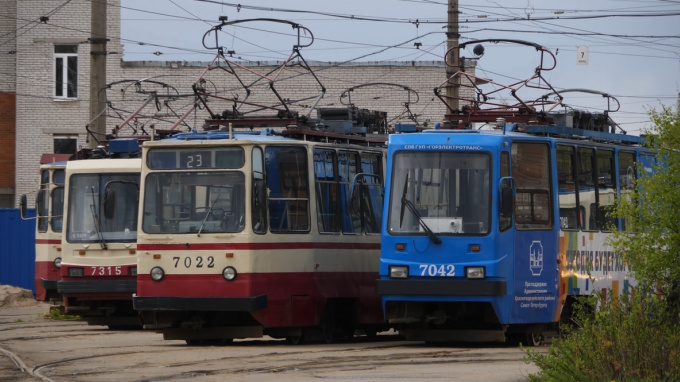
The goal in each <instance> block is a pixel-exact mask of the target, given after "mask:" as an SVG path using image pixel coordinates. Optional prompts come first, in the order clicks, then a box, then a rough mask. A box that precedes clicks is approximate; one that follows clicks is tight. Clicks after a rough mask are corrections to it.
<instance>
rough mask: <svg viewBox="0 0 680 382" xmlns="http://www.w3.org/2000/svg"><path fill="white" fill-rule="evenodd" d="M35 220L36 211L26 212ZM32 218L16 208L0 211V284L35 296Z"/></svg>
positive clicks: (33, 224)
mask: <svg viewBox="0 0 680 382" xmlns="http://www.w3.org/2000/svg"><path fill="white" fill-rule="evenodd" d="M28 216H29V217H34V216H35V210H34V209H29V210H28ZM34 276H35V219H31V220H23V219H21V216H20V215H19V209H18V208H0V284H3V285H13V286H17V287H21V288H24V289H30V290H32V291H33V294H34V295H35V283H34V282H33V278H34Z"/></svg>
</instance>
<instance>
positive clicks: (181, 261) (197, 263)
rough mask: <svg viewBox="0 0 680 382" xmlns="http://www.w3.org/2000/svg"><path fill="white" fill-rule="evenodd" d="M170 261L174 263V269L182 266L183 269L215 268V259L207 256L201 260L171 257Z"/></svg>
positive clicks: (200, 257) (201, 257)
mask: <svg viewBox="0 0 680 382" xmlns="http://www.w3.org/2000/svg"><path fill="white" fill-rule="evenodd" d="M172 260H173V261H174V262H175V268H179V267H181V266H184V268H192V267H193V268H203V267H206V268H215V258H214V257H213V256H208V257H207V258H205V259H203V256H196V257H191V256H185V257H183V258H182V257H180V256H173V258H172Z"/></svg>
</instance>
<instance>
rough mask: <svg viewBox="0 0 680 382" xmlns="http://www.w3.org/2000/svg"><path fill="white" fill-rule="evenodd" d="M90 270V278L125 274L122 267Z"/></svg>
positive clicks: (93, 268) (92, 268)
mask: <svg viewBox="0 0 680 382" xmlns="http://www.w3.org/2000/svg"><path fill="white" fill-rule="evenodd" d="M88 268H90V272H89V274H90V276H120V275H122V274H123V269H122V267H120V266H115V267H110V266H109V267H88Z"/></svg>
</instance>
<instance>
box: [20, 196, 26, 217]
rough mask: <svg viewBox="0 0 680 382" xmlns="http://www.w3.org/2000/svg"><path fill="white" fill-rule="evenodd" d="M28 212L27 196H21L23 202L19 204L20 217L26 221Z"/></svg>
mask: <svg viewBox="0 0 680 382" xmlns="http://www.w3.org/2000/svg"><path fill="white" fill-rule="evenodd" d="M27 212H28V200H27V198H26V194H23V195H21V201H20V202H19V215H20V216H21V218H22V219H26V213H27Z"/></svg>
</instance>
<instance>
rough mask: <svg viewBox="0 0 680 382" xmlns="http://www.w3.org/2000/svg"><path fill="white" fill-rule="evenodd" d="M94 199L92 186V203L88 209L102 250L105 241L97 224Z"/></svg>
mask: <svg viewBox="0 0 680 382" xmlns="http://www.w3.org/2000/svg"><path fill="white" fill-rule="evenodd" d="M95 204H96V201H95V199H94V186H92V204H90V211H92V219H93V220H94V229H95V230H97V237H98V238H99V245H101V246H102V249H103V250H107V249H108V247H107V246H106V241H105V240H104V234H103V233H102V227H101V226H100V225H99V214H97V209H96V207H95Z"/></svg>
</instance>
